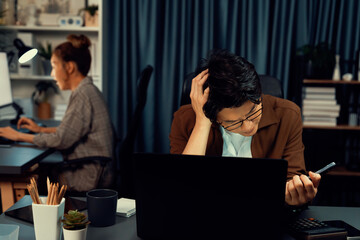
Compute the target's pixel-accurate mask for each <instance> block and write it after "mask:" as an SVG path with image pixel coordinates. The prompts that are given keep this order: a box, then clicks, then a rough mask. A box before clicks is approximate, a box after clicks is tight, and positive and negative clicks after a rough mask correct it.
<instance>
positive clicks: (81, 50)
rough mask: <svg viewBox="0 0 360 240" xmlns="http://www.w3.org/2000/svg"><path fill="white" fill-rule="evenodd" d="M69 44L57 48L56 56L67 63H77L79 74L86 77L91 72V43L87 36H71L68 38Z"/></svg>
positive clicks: (65, 43)
mask: <svg viewBox="0 0 360 240" xmlns="http://www.w3.org/2000/svg"><path fill="white" fill-rule="evenodd" d="M67 40H68V41H67V42H64V43H62V44H60V45H59V46H57V47H56V48H55V50H54V54H55V55H56V56H57V57H59V58H61V59H62V60H63V61H65V62H69V61H73V62H75V63H76V65H77V67H78V70H79V72H80V73H81V74H82V75H84V76H86V75H87V74H88V72H89V70H90V64H91V55H90V50H89V47H90V45H91V42H90V40H89V38H88V37H86V36H85V35H75V34H71V35H69V36H68V37H67Z"/></svg>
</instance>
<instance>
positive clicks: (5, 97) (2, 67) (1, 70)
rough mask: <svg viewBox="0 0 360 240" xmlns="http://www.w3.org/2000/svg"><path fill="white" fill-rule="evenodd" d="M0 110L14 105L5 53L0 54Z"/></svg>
mask: <svg viewBox="0 0 360 240" xmlns="http://www.w3.org/2000/svg"><path fill="white" fill-rule="evenodd" d="M0 86H1V87H0V108H2V107H7V106H9V105H11V104H12V103H13V98H12V93H11V82H10V74H9V67H8V63H7V57H6V53H5V52H0Z"/></svg>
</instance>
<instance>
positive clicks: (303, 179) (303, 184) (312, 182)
mask: <svg viewBox="0 0 360 240" xmlns="http://www.w3.org/2000/svg"><path fill="white" fill-rule="evenodd" d="M335 165H336V164H335V163H334V162H332V163H330V164H328V165H326V166H325V167H323V168H321V169H319V170H318V171H316V172H315V173H314V172H311V171H310V172H309V176H305V175H300V176H297V175H296V176H294V177H293V179H292V180H290V181H288V182H287V183H286V190H285V202H286V203H287V204H288V205H303V204H306V203H307V202H309V201H311V200H312V199H313V198H314V197H315V196H316V193H317V191H318V186H319V184H320V180H321V176H320V174H321V173H325V172H327V171H328V170H330V169H331V168H333V167H334V166H335Z"/></svg>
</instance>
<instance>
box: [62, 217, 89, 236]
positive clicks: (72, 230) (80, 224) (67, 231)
mask: <svg viewBox="0 0 360 240" xmlns="http://www.w3.org/2000/svg"><path fill="white" fill-rule="evenodd" d="M61 222H62V223H63V230H64V240H85V239H86V232H87V226H88V225H89V223H90V221H88V220H87V219H86V215H85V214H84V213H81V212H79V211H78V210H69V211H68V213H65V214H64V219H63V220H61Z"/></svg>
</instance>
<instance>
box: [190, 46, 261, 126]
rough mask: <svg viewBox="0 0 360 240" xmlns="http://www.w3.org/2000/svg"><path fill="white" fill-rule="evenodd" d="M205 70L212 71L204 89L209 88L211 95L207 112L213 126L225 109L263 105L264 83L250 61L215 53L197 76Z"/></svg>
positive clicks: (201, 67)
mask: <svg viewBox="0 0 360 240" xmlns="http://www.w3.org/2000/svg"><path fill="white" fill-rule="evenodd" d="M205 69H209V77H208V79H207V82H206V83H205V84H204V89H205V88H206V87H207V86H209V89H210V93H209V98H208V101H207V102H206V103H205V105H204V107H203V110H204V113H205V115H206V117H207V118H209V119H210V120H211V121H212V122H216V118H217V114H218V113H219V112H220V111H221V110H222V109H223V108H233V107H240V106H242V105H243V104H244V103H245V102H247V101H249V100H250V101H251V102H253V103H257V104H258V103H260V97H261V86H260V79H259V76H258V74H257V73H256V71H255V67H254V65H252V64H251V63H249V62H248V61H247V60H246V59H244V58H242V57H239V56H236V55H234V54H232V53H230V52H229V51H227V50H212V51H210V53H209V57H208V58H207V59H202V60H201V61H200V64H199V66H198V68H197V70H196V75H197V74H199V73H200V72H201V71H203V70H205Z"/></svg>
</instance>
